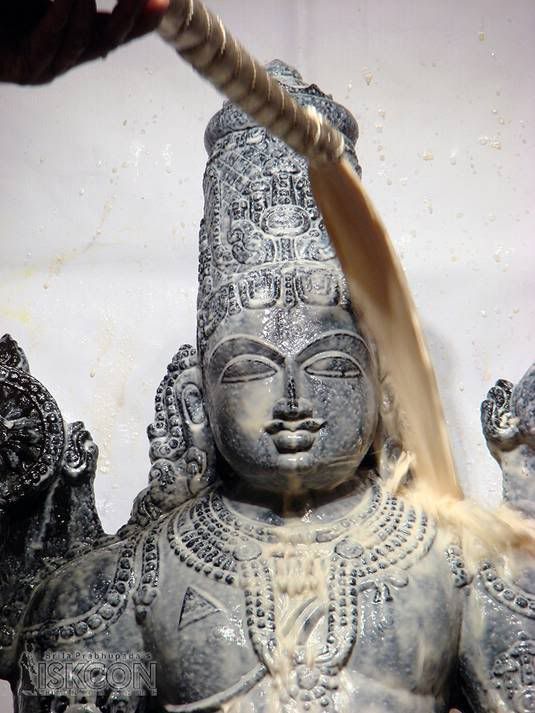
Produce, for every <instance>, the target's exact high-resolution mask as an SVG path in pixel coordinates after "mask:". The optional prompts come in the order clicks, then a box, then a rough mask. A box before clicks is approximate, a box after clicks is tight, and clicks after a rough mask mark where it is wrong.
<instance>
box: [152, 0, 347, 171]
mask: <svg viewBox="0 0 535 713" xmlns="http://www.w3.org/2000/svg"><path fill="white" fill-rule="evenodd" d="M159 33H160V35H161V36H162V38H163V39H164V40H165V41H166V42H167V43H168V44H170V45H172V46H173V47H174V48H175V49H176V51H177V52H178V53H179V54H180V55H181V57H183V58H184V59H185V60H186V61H187V62H189V64H191V65H192V66H193V67H194V68H195V69H196V70H197V72H199V74H201V75H202V76H203V77H204V78H205V79H208V80H209V81H210V82H211V83H212V84H213V85H214V86H215V87H216V88H217V89H219V91H221V92H222V93H223V94H225V96H227V97H228V99H230V100H231V101H232V102H234V104H237V105H238V106H239V107H240V108H241V109H243V111H245V112H246V113H247V114H249V115H250V116H251V117H252V118H253V119H254V120H255V121H257V122H258V123H259V124H260V125H262V126H264V127H265V128H266V129H268V130H269V131H270V132H271V133H272V134H274V135H275V136H277V137H278V138H279V139H282V140H283V141H284V142H285V143H287V144H288V146H290V147H291V148H292V149H294V150H295V151H297V152H299V153H300V154H303V156H306V157H307V158H308V159H309V160H311V161H322V160H327V161H336V160H337V159H339V158H341V156H342V154H343V152H344V139H343V137H342V134H341V133H340V132H339V131H338V130H337V129H335V128H334V127H333V126H331V124H329V122H328V121H327V120H326V119H325V118H324V117H323V116H321V114H319V113H318V112H317V111H316V110H315V109H314V108H313V107H310V106H308V107H302V106H300V105H299V104H298V103H297V102H296V101H295V100H294V99H293V98H292V97H291V96H290V94H289V93H288V92H287V91H286V90H285V89H284V88H283V87H282V86H281V85H280V84H279V83H278V82H277V81H276V80H275V79H273V78H272V77H270V76H269V74H268V73H267V72H266V70H265V69H264V67H263V66H262V65H261V64H260V63H259V62H257V61H256V60H255V59H254V58H253V57H251V55H250V54H249V53H248V52H247V51H246V50H245V49H244V48H243V47H242V46H241V45H240V44H239V42H237V41H236V40H235V39H234V37H232V35H230V34H229V33H228V32H227V30H226V29H225V27H224V25H223V23H222V22H221V20H220V19H219V17H217V16H216V15H214V14H213V13H211V12H210V11H209V10H208V9H207V8H206V7H205V5H204V4H203V3H202V2H200V0H171V3H170V6H169V9H168V11H167V12H166V14H165V16H164V18H163V20H162V22H161V24H160V27H159Z"/></svg>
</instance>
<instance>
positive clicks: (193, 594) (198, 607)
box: [178, 587, 221, 629]
mask: <svg viewBox="0 0 535 713" xmlns="http://www.w3.org/2000/svg"><path fill="white" fill-rule="evenodd" d="M219 611H221V609H220V608H219V607H218V606H217V605H216V604H215V602H214V601H213V600H212V598H211V597H210V596H209V595H208V594H205V593H204V592H201V591H200V590H199V589H196V587H188V588H187V589H186V593H185V594H184V599H183V600H182V609H181V610H180V617H179V619H178V628H179V629H183V628H184V627H185V626H188V624H193V622H195V621H200V620H201V619H204V618H205V617H206V616H209V615H210V614H215V613H217V612H219Z"/></svg>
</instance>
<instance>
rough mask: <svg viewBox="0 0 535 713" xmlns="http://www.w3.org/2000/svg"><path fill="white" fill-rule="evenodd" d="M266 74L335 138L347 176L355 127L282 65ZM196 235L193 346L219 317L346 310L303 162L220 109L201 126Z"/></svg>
mask: <svg viewBox="0 0 535 713" xmlns="http://www.w3.org/2000/svg"><path fill="white" fill-rule="evenodd" d="M268 71H269V72H270V73H271V74H272V75H273V76H274V77H276V78H277V79H278V80H279V81H280V82H282V83H283V84H284V85H285V87H286V88H287V89H288V90H289V91H290V92H291V93H292V95H293V96H294V97H295V98H296V100H297V101H298V102H299V103H300V104H303V105H311V106H313V107H315V108H316V109H317V110H318V111H320V112H321V113H322V114H324V115H325V116H327V117H328V118H329V120H330V121H331V122H332V123H333V124H334V125H335V126H336V127H337V128H338V129H340V131H341V132H342V133H343V134H344V136H345V138H346V151H347V156H348V157H349V159H350V160H351V161H352V162H353V163H354V165H355V167H356V168H357V170H360V169H359V167H358V162H357V158H356V155H355V151H354V143H355V141H356V138H357V136H358V129H357V123H356V121H355V119H354V117H353V116H352V115H351V114H350V112H349V111H348V110H347V109H345V108H344V107H342V106H341V105H340V104H337V103H336V102H334V101H333V100H332V99H331V98H330V97H329V96H327V95H326V94H324V93H323V92H321V91H320V90H319V89H318V87H316V86H315V85H313V84H311V85H308V84H305V83H304V82H303V80H302V78H301V75H300V74H299V73H298V72H297V71H296V70H294V69H292V68H291V67H289V66H288V65H286V64H284V63H283V62H280V61H278V60H277V61H274V62H272V63H270V64H269V65H268ZM205 144H206V148H207V150H208V152H209V160H208V165H207V167H206V172H205V176H204V198H205V208H204V218H203V220H202V222H201V228H200V236H199V239H200V258H199V295H198V310H199V335H198V340H199V347H200V349H201V351H202V349H203V344H204V342H205V341H206V339H207V338H208V337H209V336H210V335H211V334H212V333H213V332H214V331H215V329H216V328H217V326H218V325H219V324H220V323H221V322H222V320H224V319H225V318H226V317H227V315H232V314H235V313H238V312H240V311H241V310H243V309H263V308H266V307H272V306H274V305H276V304H280V305H285V306H292V305H294V304H296V303H297V302H303V303H309V304H314V305H324V306H330V305H338V304H340V305H342V306H345V307H347V306H348V305H349V296H348V292H347V288H346V285H345V281H344V277H343V274H342V272H341V269H340V266H339V264H338V261H337V259H336V257H335V253H334V249H333V247H332V245H331V242H330V239H329V236H328V234H327V231H326V229H325V225H324V223H323V219H322V217H321V215H320V213H319V210H318V208H317V207H316V203H315V201H314V198H313V196H312V191H311V187H310V182H309V178H308V170H307V162H306V160H305V159H304V158H302V157H301V156H299V155H298V154H296V153H295V152H294V151H292V150H291V149H290V148H288V147H287V146H286V145H285V144H283V143H282V142H281V141H279V140H278V139H275V138H273V137H272V136H271V135H270V134H269V133H268V132H267V131H266V130H265V129H263V128H261V127H259V126H258V125H256V124H254V122H253V120H252V119H251V118H250V117H248V116H247V115H246V114H244V113H243V112H242V111H241V110H239V109H237V108H236V107H235V106H233V105H232V104H230V103H226V104H225V105H224V106H223V108H222V109H221V110H220V111H219V112H218V113H217V114H216V115H215V116H214V117H213V118H212V120H211V121H210V122H209V124H208V127H207V130H206V134H205Z"/></svg>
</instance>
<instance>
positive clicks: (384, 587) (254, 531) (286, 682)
mask: <svg viewBox="0 0 535 713" xmlns="http://www.w3.org/2000/svg"><path fill="white" fill-rule="evenodd" d="M367 490H368V493H367V495H366V497H365V498H364V500H363V502H361V503H360V504H359V506H358V507H357V508H356V509H355V510H354V511H353V513H352V514H351V515H350V516H348V517H344V518H342V519H341V520H338V521H336V522H334V523H328V524H325V525H320V526H315V525H306V526H304V527H300V526H299V527H295V528H287V527H284V526H280V527H279V526H271V525H267V526H266V525H263V524H261V523H257V522H254V521H252V520H248V519H247V518H245V517H242V516H240V515H239V514H238V513H235V512H233V511H231V510H230V509H229V508H228V507H227V505H226V504H225V502H224V500H223V498H222V496H221V494H220V493H219V492H218V491H217V490H212V491H211V492H209V493H208V494H204V495H202V496H200V497H199V498H198V499H197V500H196V501H195V502H194V503H192V504H188V505H186V506H184V507H183V508H181V509H180V510H179V511H178V513H177V514H176V515H175V516H174V517H172V518H170V520H169V524H168V531H167V535H168V541H169V544H170V546H171V548H172V550H173V551H174V552H175V554H176V555H177V556H178V557H179V558H180V560H181V561H182V562H184V563H185V565H186V566H187V567H191V568H192V569H193V570H195V571H196V572H199V573H202V574H203V575H204V576H206V577H208V578H210V579H214V580H215V581H218V582H222V583H225V584H227V585H229V586H232V587H235V588H238V589H241V590H242V591H243V594H244V597H245V606H246V623H247V628H248V632H249V637H250V640H251V642H252V645H253V648H254V650H255V652H256V654H257V656H258V658H259V660H260V662H261V663H262V664H263V665H264V666H265V667H266V669H267V670H268V671H269V672H270V673H271V674H272V676H273V678H274V680H275V681H276V689H277V691H278V696H279V700H280V703H281V705H282V707H283V709H284V707H285V704H286V703H289V702H290V701H294V702H297V701H299V704H300V706H302V708H303V709H304V710H311V711H320V710H322V711H326V712H328V713H330V712H333V713H334V711H335V710H336V706H335V702H334V698H333V696H334V695H335V691H336V689H337V687H338V681H337V679H338V676H339V674H340V672H341V671H342V669H343V668H344V666H345V664H346V662H347V660H348V658H349V656H350V655H351V651H352V649H353V646H354V644H355V641H356V638H357V629H358V599H359V595H361V593H363V592H365V591H369V590H371V591H372V592H373V602H374V605H375V606H376V607H377V609H378V610H379V618H381V619H382V624H383V625H388V623H390V625H391V623H392V622H391V614H390V612H389V611H388V609H389V603H390V602H392V600H393V597H392V590H393V589H396V588H400V587H404V586H406V585H407V583H408V577H407V574H406V572H405V570H407V569H409V568H410V566H411V565H412V564H413V563H415V562H417V561H418V560H420V559H421V558H422V557H423V556H424V555H425V554H426V553H427V552H428V551H429V549H430V547H431V545H432V543H433V540H434V536H435V526H434V523H431V522H428V519H427V516H426V515H425V514H424V513H422V512H417V511H416V510H415V509H414V508H412V507H406V506H405V503H404V502H403V501H402V500H401V499H399V498H397V497H395V496H393V495H391V494H390V493H388V492H386V491H384V490H383V489H382V488H381V487H380V486H379V485H378V484H377V483H376V482H374V483H373V484H371V483H370V482H368V483H367ZM307 551H308V554H304V556H305V557H308V559H309V562H314V561H315V562H316V563H321V565H322V566H323V569H321V566H320V565H318V567H316V574H318V572H319V574H320V576H319V578H318V576H316V580H318V579H321V580H323V581H320V582H318V586H319V589H323V591H322V594H321V595H318V592H316V593H315V597H314V596H312V597H310V598H309V602H308V609H309V611H310V618H311V619H313V618H314V617H316V619H317V618H318V616H319V617H320V618H323V617H324V616H325V615H326V618H327V624H326V627H325V628H324V633H323V635H322V637H321V638H322V641H321V642H320V646H319V650H316V652H315V654H314V655H313V656H312V657H311V656H310V655H309V654H307V646H306V644H307V641H306V639H307V636H306V635H303V637H302V639H301V640H300V639H299V638H297V639H296V640H295V642H294V644H295V645H294V646H293V647H292V650H291V652H290V654H289V655H288V651H286V654H285V655H286V657H287V659H288V658H289V660H287V661H286V664H287V665H284V664H281V648H283V647H282V646H281V642H282V640H283V638H284V636H283V632H282V628H283V627H282V626H281V625H280V621H279V618H280V607H279V609H278V602H279V601H280V597H281V592H282V590H284V588H285V586H286V584H285V583H283V584H282V585H281V579H283V578H281V576H280V573H281V564H283V563H284V562H285V561H288V559H290V560H292V558H294V559H293V561H294V562H298V561H299V558H301V557H303V553H306V552H307ZM283 569H284V568H283ZM305 569H306V567H305ZM309 569H310V568H309ZM305 580H306V578H305ZM296 586H297V587H299V586H300V585H299V583H298V584H297V585H296ZM303 587H304V589H305V590H306V587H307V584H306V581H305V583H304V584H303ZM301 594H302V596H301V601H303V602H304V604H303V609H305V610H306V608H307V604H306V601H305V600H306V591H305V592H304V593H303V592H301ZM289 598H290V599H291V598H292V595H289ZM314 598H315V599H316V604H315V605H314V604H313V603H312V599H314ZM298 599H299V597H298ZM297 609H298V607H296V611H297ZM311 610H313V611H311ZM318 612H319V614H318ZM305 628H306V627H305ZM281 671H282V673H281Z"/></svg>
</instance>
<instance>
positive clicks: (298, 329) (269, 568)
mask: <svg viewBox="0 0 535 713" xmlns="http://www.w3.org/2000/svg"><path fill="white" fill-rule="evenodd" d="M269 69H270V72H271V73H272V74H274V75H275V76H276V77H277V78H278V79H279V81H281V82H282V83H283V84H284V85H285V86H286V88H287V89H288V90H289V91H290V92H291V94H292V95H293V96H294V97H295V98H296V100H297V101H298V102H299V103H301V104H305V105H312V106H314V107H315V108H316V109H317V110H318V111H319V112H321V113H322V114H324V115H326V116H327V117H328V118H329V120H330V121H331V122H332V123H333V124H334V125H335V126H336V127H337V128H338V129H339V130H340V131H341V132H342V133H343V135H344V137H345V141H346V150H347V155H348V156H349V157H350V159H351V161H352V162H353V164H354V165H355V167H356V168H357V169H358V164H357V159H356V156H355V152H354V144H355V141H356V138H357V125H356V122H355V120H354V118H353V117H352V116H351V114H350V113H349V112H348V111H347V110H345V109H344V108H343V107H341V106H340V105H338V104H336V103H335V102H334V101H333V100H332V99H330V98H329V97H327V96H326V95H324V94H323V93H322V92H321V91H320V90H319V89H318V88H317V87H316V86H315V85H307V84H305V83H304V82H303V80H302V79H301V77H300V75H299V74H298V73H297V72H295V71H294V70H292V69H291V68H289V67H287V66H286V65H284V64H283V63H281V62H273V63H271V65H270V67H269ZM205 142H206V148H207V151H208V154H209V160H208V165H207V169H206V173H205V178H204V194H205V212H204V219H203V221H202V223H201V229H200V267H199V297H198V334H197V349H194V348H192V347H190V346H187V345H186V346H183V347H181V348H180V349H179V351H178V353H177V354H176V356H175V357H174V358H173V360H172V362H171V363H170V364H169V366H168V369H167V373H166V375H165V377H164V379H163V381H162V382H161V385H160V387H159V389H158V391H157V394H156V412H155V419H154V422H153V424H152V425H151V426H150V427H149V439H150V456H151V462H152V468H151V470H150V476H149V478H150V480H149V485H148V487H147V488H146V489H145V490H144V491H142V493H140V495H139V496H138V497H137V499H136V501H135V503H134V507H133V510H132V514H131V517H130V520H129V522H128V523H127V524H126V525H125V526H124V527H123V528H121V530H119V532H118V533H117V534H116V535H113V536H112V535H105V534H104V533H103V531H102V528H101V526H100V522H99V520H98V516H97V514H96V511H95V506H94V500H93V492H92V481H93V476H94V473H95V468H96V447H95V445H94V444H93V442H92V441H91V438H90V436H89V434H88V432H87V431H86V430H85V429H84V427H83V425H82V424H81V423H79V422H77V423H75V424H70V425H66V424H64V422H63V419H62V416H61V414H60V412H59V411H58V409H57V406H56V404H55V402H54V399H53V398H52V396H51V395H50V394H49V393H48V391H47V390H46V389H45V388H44V387H43V386H42V385H41V384H39V382H38V381H37V380H36V379H34V377H32V376H31V375H30V373H29V370H28V364H27V362H26V360H25V357H24V354H23V353H22V351H21V350H20V348H19V347H18V346H17V345H16V343H15V342H14V341H13V340H11V339H10V338H9V337H7V336H6V337H4V338H3V339H2V341H0V478H1V480H0V518H1V519H0V528H1V532H2V538H1V539H0V552H1V557H2V580H1V582H0V596H1V601H0V606H1V607H2V608H1V609H0V674H1V675H2V676H3V677H4V678H6V679H8V680H9V681H10V682H11V685H12V688H13V692H14V698H15V701H16V710H17V712H18V713H37V712H39V713H41V712H44V711H46V712H48V711H58V712H59V711H66V712H68V713H75V712H76V713H81V712H82V711H88V712H89V711H93V712H94V713H95V712H96V711H103V712H104V713H126V712H129V713H134V712H135V713H149V712H150V713H163V712H164V711H167V712H168V713H197V712H199V713H200V712H201V711H203V712H205V713H208V712H210V713H216V712H218V713H223V712H225V713H230V712H232V713H271V712H272V711H273V712H274V713H275V712H277V711H278V712H280V713H302V712H305V711H306V712H310V713H320V711H324V712H325V713H356V711H359V712H362V713H444V712H447V711H449V710H450V707H451V706H453V705H455V706H457V707H458V708H461V709H462V710H463V711H475V712H477V713H483V712H485V713H491V712H492V713H498V712H502V711H503V712H505V711H511V712H512V711H515V712H516V713H528V712H531V711H535V596H534V593H535V576H533V570H532V569H531V568H530V561H529V558H528V557H527V556H526V559H525V561H524V562H522V566H521V567H520V568H518V571H515V572H513V571H509V569H508V568H507V567H504V566H502V565H501V563H500V562H498V561H492V562H484V563H481V564H480V565H479V566H478V567H477V568H476V570H475V571H474V572H472V571H471V570H470V569H469V568H467V567H466V566H465V564H464V563H463V553H462V552H461V549H460V547H459V544H460V542H459V541H458V540H457V538H456V536H455V533H454V532H452V531H448V530H446V529H445V528H443V527H440V526H438V524H437V523H436V522H435V521H434V520H433V518H431V517H429V516H428V515H426V513H425V512H424V511H423V510H422V509H421V508H420V507H417V506H416V505H415V504H411V502H410V501H409V500H406V499H404V498H403V497H402V496H399V495H396V494H394V493H393V492H391V491H390V490H389V489H388V486H387V475H388V472H389V469H390V468H391V467H392V464H393V463H395V462H396V458H397V457H398V456H399V453H400V450H401V448H402V444H401V443H400V442H399V440H398V438H397V435H396V433H395V432H394V430H395V429H392V427H391V424H392V423H394V422H395V419H393V418H392V409H393V408H394V407H395V406H394V404H393V401H392V399H391V398H389V397H388V390H387V388H386V385H385V380H384V376H383V374H382V371H381V367H380V362H379V357H380V355H378V354H377V353H376V350H375V348H374V345H373V342H372V340H371V339H370V338H369V337H368V336H367V335H366V334H365V332H364V330H363V329H362V327H361V325H360V324H359V319H358V306H357V305H356V306H355V309H353V307H352V305H351V303H350V300H349V294H348V290H347V286H346V284H345V282H344V277H343V274H342V272H341V270H340V267H339V265H338V262H337V260H336V258H335V255H334V251H333V248H332V246H331V244H330V241H329V237H328V235H327V233H326V230H325V227H324V224H323V221H322V218H321V215H320V214H319V212H318V209H317V207H316V205H315V203H314V200H313V198H312V195H311V189H310V185H309V181H308V176H307V171H306V165H305V161H304V159H302V158H301V157H299V156H298V155H296V154H295V153H293V152H292V151H291V150H290V149H288V148H286V147H285V146H284V145H283V144H282V143H281V142H280V141H279V140H277V139H274V138H272V137H271V136H270V135H269V134H268V133H267V132H266V131H265V130H264V129H263V128H260V127H258V126H255V125H253V123H252V122H251V121H250V120H249V119H248V118H247V117H246V115H245V114H243V113H242V112H241V111H239V110H238V109H236V108H235V107H234V106H233V105H231V104H226V105H225V106H224V107H223V109H222V110H221V111H219V112H218V113H217V114H216V115H215V116H214V117H213V119H212V120H211V121H210V123H209V125H208V128H207V131H206V136H205ZM534 376H535V374H534V372H533V369H532V370H531V371H530V372H528V374H527V375H526V377H525V378H524V379H523V381H522V382H521V383H520V384H519V385H518V386H517V387H516V388H515V389H512V385H511V384H509V382H505V381H500V382H498V384H497V386H496V387H495V388H494V389H493V390H491V393H490V394H489V398H488V399H487V400H486V401H485V402H484V406H483V426H484V430H485V434H486V436H487V439H488V441H489V444H490V446H491V450H492V452H493V454H494V455H495V457H496V458H497V459H498V460H499V461H500V462H501V463H502V468H503V471H504V486H505V487H504V492H505V494H506V497H507V498H508V499H509V501H510V504H511V506H513V507H516V508H518V509H519V510H521V511H522V512H524V513H525V514H527V515H528V516H530V515H531V512H532V510H531V508H532V503H533V499H532V494H531V489H532V487H533V486H532V481H531V480H530V477H531V478H533V476H535V472H534V470H535V466H534V464H533V460H534V453H535V442H534V433H535V419H534V403H535V394H534V389H535V378H534ZM119 664H121V665H119Z"/></svg>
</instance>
